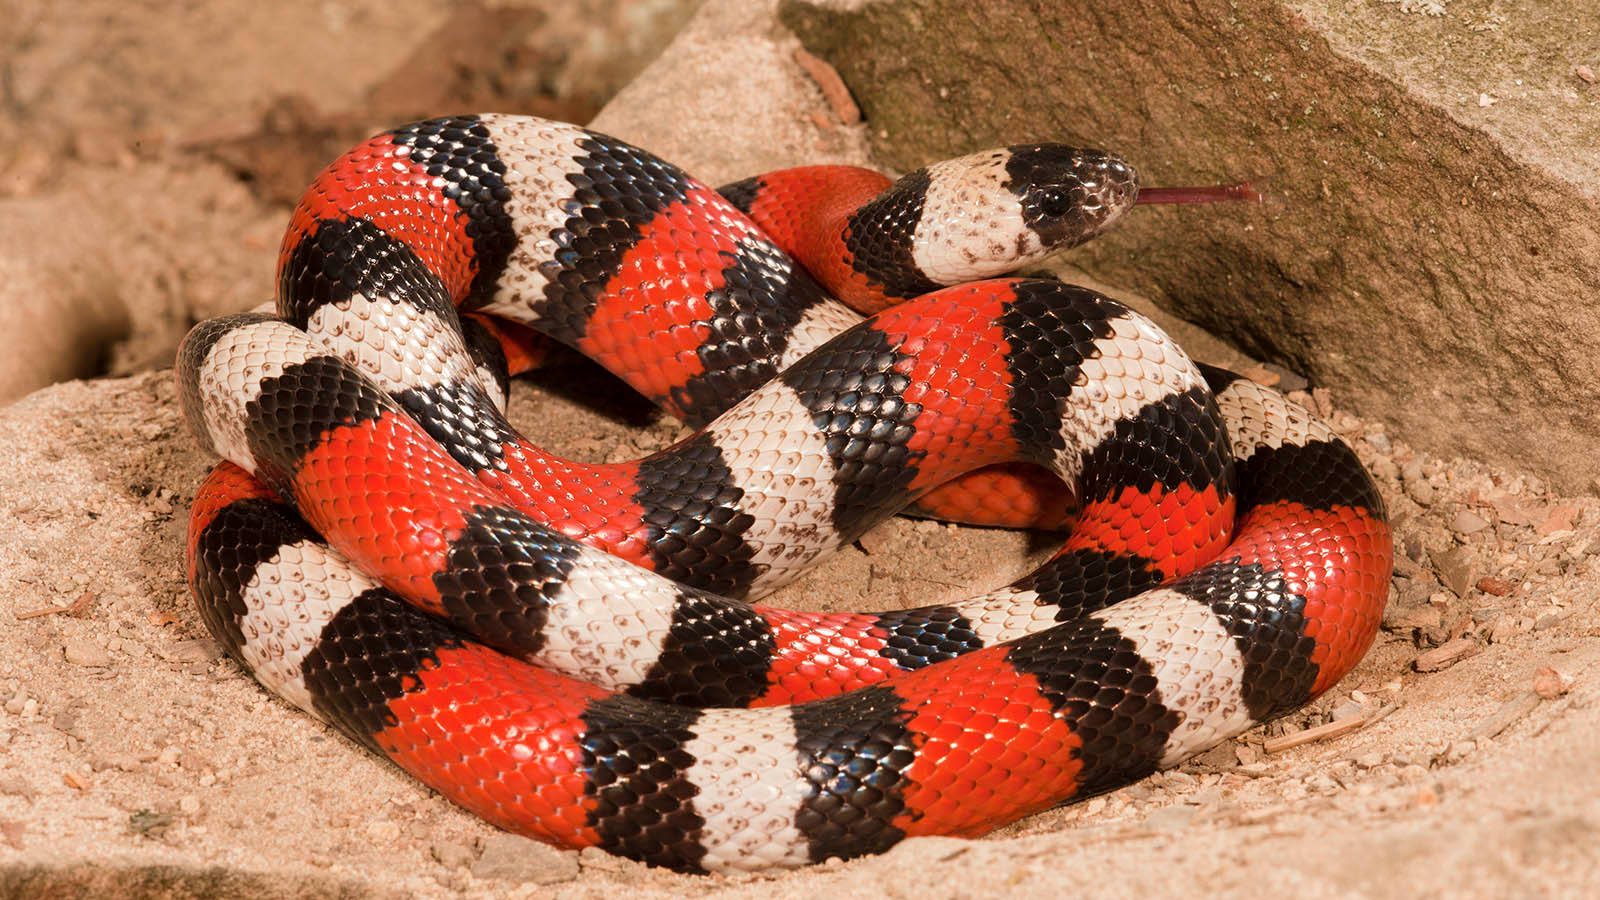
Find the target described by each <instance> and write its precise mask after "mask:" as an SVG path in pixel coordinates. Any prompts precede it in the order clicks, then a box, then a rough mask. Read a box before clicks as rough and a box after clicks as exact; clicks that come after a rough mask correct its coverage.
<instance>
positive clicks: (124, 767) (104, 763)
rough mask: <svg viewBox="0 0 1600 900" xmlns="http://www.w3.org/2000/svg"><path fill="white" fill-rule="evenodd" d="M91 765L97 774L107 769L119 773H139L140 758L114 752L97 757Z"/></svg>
mask: <svg viewBox="0 0 1600 900" xmlns="http://www.w3.org/2000/svg"><path fill="white" fill-rule="evenodd" d="M89 765H90V766H91V767H92V768H93V769H94V770H95V771H96V772H104V771H105V770H107V769H116V770H117V771H119V772H137V771H139V758H138V757H136V756H134V755H133V754H131V753H116V752H112V753H107V754H105V755H104V756H98V757H95V759H94V760H93V761H92V762H91V763H90V764H89Z"/></svg>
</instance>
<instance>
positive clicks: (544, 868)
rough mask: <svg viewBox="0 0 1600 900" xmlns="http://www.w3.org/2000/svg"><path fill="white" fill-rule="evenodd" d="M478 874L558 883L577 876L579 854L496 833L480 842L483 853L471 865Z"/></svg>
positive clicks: (501, 879) (523, 880) (531, 881)
mask: <svg viewBox="0 0 1600 900" xmlns="http://www.w3.org/2000/svg"><path fill="white" fill-rule="evenodd" d="M472 874H473V876H474V877H477V878H493V879H497V880H499V881H520V882H524V883H529V884H557V883H560V882H563V881H570V880H572V879H574V878H576V877H578V854H577V853H575V852H573V851H570V850H557V849H556V848H555V847H552V846H550V845H549V844H541V843H539V842H538V841H533V840H529V839H528V838H525V837H518V836H517V835H514V834H497V835H495V836H493V837H491V838H489V839H487V840H485V841H484V842H483V855H482V856H480V857H478V861H477V862H476V863H473V865H472Z"/></svg>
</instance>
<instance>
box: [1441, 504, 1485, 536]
mask: <svg viewBox="0 0 1600 900" xmlns="http://www.w3.org/2000/svg"><path fill="white" fill-rule="evenodd" d="M1488 527H1489V523H1488V522H1485V521H1484V520H1483V518H1482V517H1481V516H1479V515H1478V514H1476V513H1474V512H1472V511H1471V510H1467V509H1464V510H1462V511H1460V512H1458V513H1456V514H1455V517H1454V518H1452V519H1451V520H1450V530H1451V531H1454V532H1455V533H1456V534H1459V535H1462V536H1466V535H1472V534H1477V533H1478V532H1480V531H1482V530H1484V529H1485V528H1488Z"/></svg>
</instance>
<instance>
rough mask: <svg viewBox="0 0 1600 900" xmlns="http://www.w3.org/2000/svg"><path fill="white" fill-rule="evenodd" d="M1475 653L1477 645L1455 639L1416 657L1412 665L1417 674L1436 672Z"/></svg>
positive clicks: (1465, 639) (1462, 639)
mask: <svg viewBox="0 0 1600 900" xmlns="http://www.w3.org/2000/svg"><path fill="white" fill-rule="evenodd" d="M1477 652H1478V645H1477V644H1476V643H1475V642H1473V641H1472V640H1470V639H1468V638H1456V639H1455V640H1453V641H1446V642H1445V643H1443V644H1441V645H1439V646H1438V647H1436V648H1434V649H1432V650H1429V651H1428V652H1427V653H1424V654H1422V655H1421V656H1418V657H1417V658H1416V661H1415V662H1413V663H1412V665H1414V666H1416V669H1417V671H1418V672H1438V671H1440V670H1442V669H1448V668H1450V667H1451V666H1453V665H1455V664H1456V663H1458V662H1460V661H1461V660H1463V659H1466V658H1467V657H1469V656H1471V655H1473V654H1474V653H1477Z"/></svg>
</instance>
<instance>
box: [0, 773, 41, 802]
mask: <svg viewBox="0 0 1600 900" xmlns="http://www.w3.org/2000/svg"><path fill="white" fill-rule="evenodd" d="M0 794H5V795H7V796H10V797H21V798H22V799H24V800H32V799H33V798H34V797H37V796H39V792H38V791H37V790H35V789H34V787H33V785H31V784H29V783H28V782H27V781H26V780H25V779H23V778H22V777H20V776H17V777H12V778H7V779H6V780H4V781H0Z"/></svg>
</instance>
